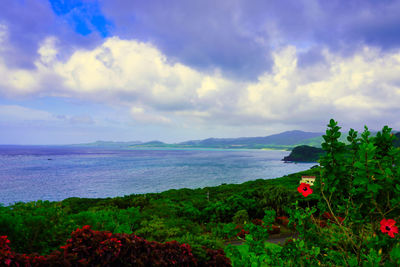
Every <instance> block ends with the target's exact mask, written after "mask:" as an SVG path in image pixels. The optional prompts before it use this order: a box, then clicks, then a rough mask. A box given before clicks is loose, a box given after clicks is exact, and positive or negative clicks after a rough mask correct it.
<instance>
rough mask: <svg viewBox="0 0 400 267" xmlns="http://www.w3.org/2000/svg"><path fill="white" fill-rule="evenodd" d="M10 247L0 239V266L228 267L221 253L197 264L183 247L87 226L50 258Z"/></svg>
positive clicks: (183, 245)
mask: <svg viewBox="0 0 400 267" xmlns="http://www.w3.org/2000/svg"><path fill="white" fill-rule="evenodd" d="M9 243H10V241H9V240H8V239H7V237H6V236H1V237H0V265H1V266H3V265H6V266H231V263H230V261H229V259H228V258H226V256H225V255H224V253H223V251H222V250H211V249H207V256H208V260H207V261H198V260H197V259H196V258H195V257H194V256H193V254H192V251H191V248H190V246H189V245H186V244H179V243H178V242H176V241H172V242H166V243H158V242H154V241H152V242H149V241H147V240H145V239H143V238H140V237H137V236H136V235H134V234H112V233H110V232H105V231H93V230H92V229H90V226H88V225H86V226H84V227H83V228H82V229H77V230H76V231H74V232H73V233H72V234H71V238H70V239H68V240H67V243H66V244H65V245H64V246H62V247H61V251H59V250H56V251H54V252H53V253H51V254H50V255H45V256H38V255H35V254H30V255H26V254H20V253H14V252H13V251H12V250H11V249H10V247H9V246H8V244H9Z"/></svg>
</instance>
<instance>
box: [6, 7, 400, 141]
mask: <svg viewBox="0 0 400 267" xmlns="http://www.w3.org/2000/svg"><path fill="white" fill-rule="evenodd" d="M5 5H7V8H5V9H0V105H2V107H1V108H2V109H1V110H0V111H1V112H2V113H1V112H0V119H1V120H2V122H3V123H4V122H5V121H8V122H9V123H10V121H11V119H8V120H7V119H5V118H8V117H7V116H10V117H9V118H13V120H15V121H24V116H26V118H32V116H33V115H34V114H36V115H37V116H38V117H43V118H44V119H43V120H44V121H47V122H48V125H56V124H63V123H64V124H68V125H89V126H90V125H91V126H93V127H98V126H99V125H101V126H104V127H110V126H111V127H110V128H112V127H117V125H128V126H127V127H128V128H129V127H131V128H135V127H136V128H135V130H136V131H138V132H139V131H142V135H143V136H146V134H147V133H146V131H148V132H149V131H158V132H162V131H160V130H159V129H167V130H166V132H168V131H169V132H171V133H172V132H173V130H172V129H174V131H175V132H174V134H171V135H176V134H177V132H178V130H177V129H181V130H182V132H185V133H189V132H190V130H187V129H195V131H192V132H195V133H196V134H197V133H199V135H200V133H201V137H209V135H210V133H213V134H216V135H217V136H220V137H224V136H237V135H247V136H252V135H267V134H270V133H276V132H279V131H282V130H291V129H303V130H310V131H317V130H323V129H324V125H325V124H326V123H327V122H328V120H329V119H330V118H335V119H336V120H338V121H339V122H341V124H342V125H344V126H345V127H355V128H362V126H363V125H364V124H367V125H369V126H370V127H372V128H375V129H376V128H380V127H382V125H385V124H388V125H390V126H391V127H394V128H397V129H399V128H400V122H399V121H398V119H397V117H398V114H400V112H399V111H400V110H399V107H398V103H399V102H400V78H399V75H398V73H400V30H399V29H400V16H398V14H399V13H400V2H399V1H394V0H386V1H372V0H371V1H369V0H367V1H365V0H363V1H362V0H355V1H344V0H343V1H340V0H337V1H336V0H335V1H322V0H299V1H290V4H288V3H287V2H286V1H263V0H255V1H250V2H249V1H244V0H235V1H229V2H224V1H211V0H205V1H183V0H172V1H169V2H168V3H166V2H165V1H159V0H156V1H136V0H134V1H132V0H129V1H128V0H114V1H110V0H90V1H81V0H74V1H69V2H65V1H58V0H54V1H49V2H46V1H39V0H26V1H13V0H6V2H5ZM41 98H49V99H51V98H53V99H57V100H59V99H63V100H64V101H65V102H68V101H74V100H76V101H82V102H86V103H96V105H98V106H99V107H101V108H99V107H96V108H93V110H91V112H92V113H91V112H90V111H89V110H86V111H85V112H83V113H82V114H76V113H74V112H72V111H71V112H66V113H65V112H64V113H63V112H55V110H54V107H49V108H36V109H35V108H33V110H32V112H30V110H29V109H32V107H30V106H29V105H27V106H26V107H24V106H23V104H18V103H16V102H12V101H17V102H18V101H19V100H21V99H23V100H24V101H25V100H26V101H29V100H32V99H41ZM60 102H62V101H60ZM65 105H66V106H68V104H65ZM94 105H95V104H94ZM26 109H28V110H26ZM13 112H14V113H15V114H20V115H19V116H16V115H13V116H11V115H10V114H11V113H13ZM40 112H45V113H40ZM46 112H47V113H46ZM108 113H109V114H108ZM111 114H112V115H111ZM27 120H28V121H32V120H30V119H27ZM49 127H50V126H49ZM146 127H149V128H146ZM152 127H156V128H157V127H158V128H157V129H156V130H155V128H152ZM131 128H129V129H131ZM139 128H140V129H147V130H139ZM124 129H127V128H124ZM246 130H247V131H246ZM243 133H245V134H243ZM111 135H112V133H111V131H110V136H111ZM160 135H161V134H160ZM198 137H199V136H198V135H197V136H196V138H198ZM134 138H135V139H141V138H140V137H134ZM183 138H184V139H186V137H183ZM188 138H190V137H188Z"/></svg>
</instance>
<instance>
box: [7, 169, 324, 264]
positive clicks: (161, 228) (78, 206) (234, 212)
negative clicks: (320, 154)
mask: <svg viewBox="0 0 400 267" xmlns="http://www.w3.org/2000/svg"><path fill="white" fill-rule="evenodd" d="M316 173H317V170H309V171H305V172H302V173H298V174H292V175H288V176H285V177H282V178H278V179H271V180H263V179H259V180H255V181H249V182H246V183H243V184H224V185H220V186H217V187H206V188H202V189H179V190H175V189H172V190H169V191H166V192H162V193H151V194H144V195H130V196H124V197H116V198H107V199H83V198H69V199H66V200H64V201H61V202H49V201H37V202H29V203H16V204H15V205H12V206H7V207H0V235H6V236H8V238H9V240H10V241H11V243H10V247H11V249H12V250H14V251H16V252H20V253H34V252H35V253H39V254H49V253H50V252H51V251H53V250H56V249H58V248H59V247H60V246H61V245H63V244H65V241H66V240H67V239H68V238H69V237H70V234H71V232H72V231H74V230H75V229H77V228H81V227H83V226H84V225H91V226H92V229H94V230H105V231H110V232H113V233H135V234H136V235H138V236H140V237H142V238H145V239H147V240H153V241H158V242H166V241H171V240H176V241H178V242H180V243H188V244H189V245H190V246H191V247H192V250H193V253H194V254H195V255H196V256H200V257H201V256H204V255H205V252H204V249H203V248H202V246H205V247H207V248H212V249H219V248H224V243H225V241H226V240H230V239H232V238H236V237H235V236H236V234H237V233H238V232H239V231H240V230H234V228H235V227H236V226H237V224H239V223H243V224H244V223H247V224H248V223H250V221H251V220H254V219H262V218H263V217H264V215H265V214H264V210H265V208H266V207H271V208H272V209H274V210H278V215H284V213H283V210H284V209H285V207H289V206H290V203H291V202H292V201H294V200H296V199H297V200H299V201H302V199H301V198H300V196H298V195H297V194H296V188H297V184H298V182H299V180H300V176H301V175H315V174H316Z"/></svg>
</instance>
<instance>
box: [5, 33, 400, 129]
mask: <svg viewBox="0 0 400 267" xmlns="http://www.w3.org/2000/svg"><path fill="white" fill-rule="evenodd" d="M0 36H1V34H0ZM59 52H60V51H58V49H57V40H56V39H55V38H53V37H49V38H47V39H46V40H44V41H43V42H42V44H41V46H40V48H39V50H38V54H39V59H38V60H37V62H36V67H37V68H36V69H35V70H22V69H11V68H8V67H7V66H6V65H5V63H4V61H2V60H1V58H0V93H3V94H6V95H8V96H12V95H34V94H40V95H43V96H46V95H50V96H54V95H58V96H65V97H77V98H85V99H89V100H90V99H92V100H93V101H100V102H103V103H109V104H112V105H118V106H119V107H121V106H122V107H125V110H126V112H127V113H129V115H130V117H131V118H132V119H133V120H134V121H136V122H140V123H147V124H162V125H165V124H171V123H177V122H181V123H182V125H183V124H185V125H188V124H190V123H196V124H198V123H204V125H206V124H213V123H214V124H216V125H218V124H223V125H262V124H264V125H265V124H273V123H278V122H285V123H287V124H291V125H296V123H299V125H300V124H301V122H307V121H308V122H318V123H323V124H325V123H326V121H327V119H329V118H330V117H335V118H336V119H337V120H339V121H341V120H344V121H346V120H349V119H351V120H352V121H361V122H362V123H368V119H369V117H370V116H373V117H374V118H380V117H382V118H384V117H385V116H386V114H387V112H388V110H395V111H398V110H399V108H398V103H400V77H399V75H398V73H400V51H389V52H382V51H380V50H377V49H373V48H370V47H365V48H364V49H363V50H361V51H359V52H358V53H356V54H354V55H353V56H350V57H344V56H342V55H338V54H334V53H332V52H330V51H329V50H324V52H323V56H324V58H325V60H324V63H317V64H313V65H309V66H306V67H302V68H300V67H299V66H298V64H297V62H298V51H297V49H296V47H294V46H287V47H283V48H280V49H277V50H276V51H275V52H274V53H273V60H274V67H273V68H272V70H271V71H270V72H265V73H264V74H262V75H260V76H259V77H258V79H257V80H256V81H251V82H250V81H241V82H239V81H237V80H233V79H229V78H226V77H223V76H222V75H221V74H220V72H219V71H218V70H214V71H211V72H208V73H203V72H200V71H198V70H196V69H194V68H191V67H189V66H186V65H183V64H181V63H179V62H174V61H171V60H170V59H169V58H167V57H166V56H165V55H164V54H162V53H161V52H160V51H159V50H158V49H157V48H155V47H154V46H152V45H151V44H148V43H142V42H137V41H135V40H121V39H119V38H117V37H113V38H109V39H106V40H105V41H104V43H103V44H101V45H99V46H98V47H96V48H94V49H92V50H78V51H75V52H74V53H73V54H72V55H71V56H70V57H69V58H67V59H66V60H65V61H62V60H60V59H59V58H60V57H59V56H58V54H59ZM49 77H50V78H49ZM54 81H59V82H58V83H57V82H54ZM132 107H133V108H132ZM349 114H351V115H349ZM0 115H1V114H0ZM86 121H90V120H86Z"/></svg>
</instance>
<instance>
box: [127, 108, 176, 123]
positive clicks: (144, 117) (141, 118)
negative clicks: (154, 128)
mask: <svg viewBox="0 0 400 267" xmlns="http://www.w3.org/2000/svg"><path fill="white" fill-rule="evenodd" d="M131 116H132V118H133V119H134V120H135V121H137V122H140V123H144V124H171V119H169V118H167V117H164V116H161V115H157V114H152V113H150V112H147V111H145V110H144V109H143V108H141V107H132V108H131Z"/></svg>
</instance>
